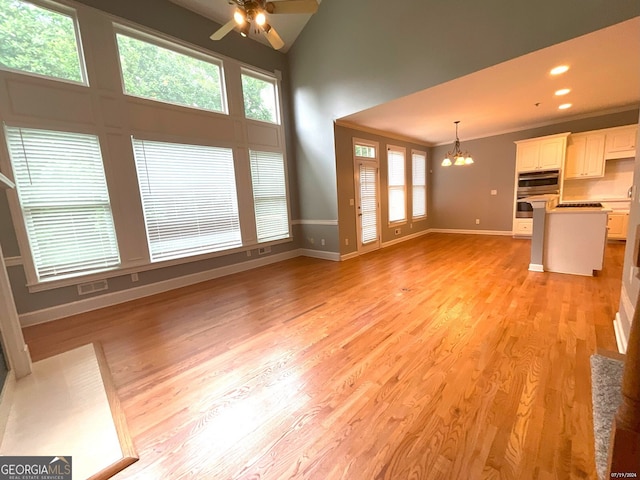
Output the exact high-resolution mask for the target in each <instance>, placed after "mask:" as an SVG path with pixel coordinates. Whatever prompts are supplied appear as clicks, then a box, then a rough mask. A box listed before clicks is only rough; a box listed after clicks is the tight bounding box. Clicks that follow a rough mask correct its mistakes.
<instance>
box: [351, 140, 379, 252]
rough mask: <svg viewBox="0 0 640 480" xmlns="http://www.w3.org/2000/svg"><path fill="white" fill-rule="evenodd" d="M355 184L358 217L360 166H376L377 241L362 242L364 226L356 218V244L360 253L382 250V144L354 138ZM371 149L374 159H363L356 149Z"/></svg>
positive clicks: (355, 212)
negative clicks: (365, 164)
mask: <svg viewBox="0 0 640 480" xmlns="http://www.w3.org/2000/svg"><path fill="white" fill-rule="evenodd" d="M352 144H353V182H354V191H355V195H356V200H357V203H358V205H356V206H355V207H354V214H356V215H358V211H357V208H356V207H358V206H361V202H362V198H361V195H360V191H359V188H358V186H359V185H360V172H359V169H358V165H359V164H360V163H367V164H370V165H371V166H375V168H376V170H377V173H376V236H377V239H376V240H375V241H371V242H367V243H366V244H364V243H363V241H362V224H361V220H359V219H358V218H356V242H357V248H358V252H359V253H366V252H369V251H373V250H377V249H379V248H380V239H381V237H382V223H381V216H382V213H381V209H380V196H381V182H380V144H379V143H378V142H376V141H373V140H364V139H362V138H356V137H353V141H352ZM357 146H361V147H369V148H372V149H373V151H374V156H373V157H362V156H360V155H357V154H356V147H357Z"/></svg>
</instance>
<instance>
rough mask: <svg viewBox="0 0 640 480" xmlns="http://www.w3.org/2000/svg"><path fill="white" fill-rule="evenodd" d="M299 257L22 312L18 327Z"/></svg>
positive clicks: (237, 266)
mask: <svg viewBox="0 0 640 480" xmlns="http://www.w3.org/2000/svg"><path fill="white" fill-rule="evenodd" d="M300 255H301V253H300V251H299V250H291V251H289V252H284V253H279V254H276V255H271V256H269V257H265V258H260V259H256V260H249V261H246V262H242V263H238V264H234V265H229V266H226V267H220V268H215V269H213V270H207V271H205V272H199V273H194V274H191V275H185V276H182V277H177V278H172V279H170V280H164V281H161V282H156V283H152V284H149V285H141V286H139V287H134V288H130V289H127V290H121V291H118V292H112V293H106V294H104V295H100V296H97V297H91V298H87V299H83V300H78V301H77V302H73V303H67V304H64V305H57V306H55V307H49V308H45V309H42V310H36V311H34V312H28V313H23V314H21V315H20V324H21V325H22V326H23V327H28V326H31V325H37V324H40V323H46V322H52V321H54V320H59V319H61V318H64V317H68V316H70V315H76V314H79V313H85V312H90V311H92V310H97V309H99V308H104V307H110V306H112V305H118V304H119V303H125V302H128V301H131V300H136V299H138V298H143V297H148V296H151V295H156V294H158V293H164V292H168V291H169V290H174V289H176V288H180V287H186V286H189V285H194V284H196V283H200V282H206V281H207V280H213V279H214V278H220V277H224V276H226V275H232V274H234V273H239V272H244V271H246V270H251V269H253V268H257V267H262V266H264V265H270V264H272V263H276V262H280V261H283V260H289V259H291V258H295V257H299V256H300Z"/></svg>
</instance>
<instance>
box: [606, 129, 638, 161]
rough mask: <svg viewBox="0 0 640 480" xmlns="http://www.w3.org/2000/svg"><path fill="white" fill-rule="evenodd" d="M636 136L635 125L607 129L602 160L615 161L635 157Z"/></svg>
mask: <svg viewBox="0 0 640 480" xmlns="http://www.w3.org/2000/svg"><path fill="white" fill-rule="evenodd" d="M637 135H638V126H637V125H629V126H626V127H618V128H609V129H607V130H606V137H607V138H606V142H605V147H604V158H605V159H615V158H631V157H635V156H636V138H637Z"/></svg>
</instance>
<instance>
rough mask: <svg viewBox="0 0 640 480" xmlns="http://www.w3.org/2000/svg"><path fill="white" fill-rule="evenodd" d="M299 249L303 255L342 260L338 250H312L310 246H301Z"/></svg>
mask: <svg viewBox="0 0 640 480" xmlns="http://www.w3.org/2000/svg"><path fill="white" fill-rule="evenodd" d="M298 251H299V252H300V255H302V256H303V257H312V258H320V259H322V260H332V261H334V262H339V261H340V254H339V253H338V252H325V251H323V250H311V249H309V248H301V249H299V250H298Z"/></svg>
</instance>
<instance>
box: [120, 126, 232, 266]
mask: <svg viewBox="0 0 640 480" xmlns="http://www.w3.org/2000/svg"><path fill="white" fill-rule="evenodd" d="M133 149H134V154H135V161H136V168H137V171H138V184H139V187H140V195H141V198H142V207H143V210H144V219H145V226H146V229H147V240H148V243H149V253H150V255H151V260H152V261H159V260H167V259H172V258H182V257H188V256H192V255H198V254H203V253H210V252H215V251H220V250H226V249H230V248H235V247H239V246H241V245H242V239H241V235H240V220H239V216H238V199H237V193H236V179H235V171H234V165H233V152H232V150H231V149H230V148H220V147H209V146H199V145H185V144H174V143H164V142H155V141H148V140H139V139H135V138H134V139H133Z"/></svg>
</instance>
